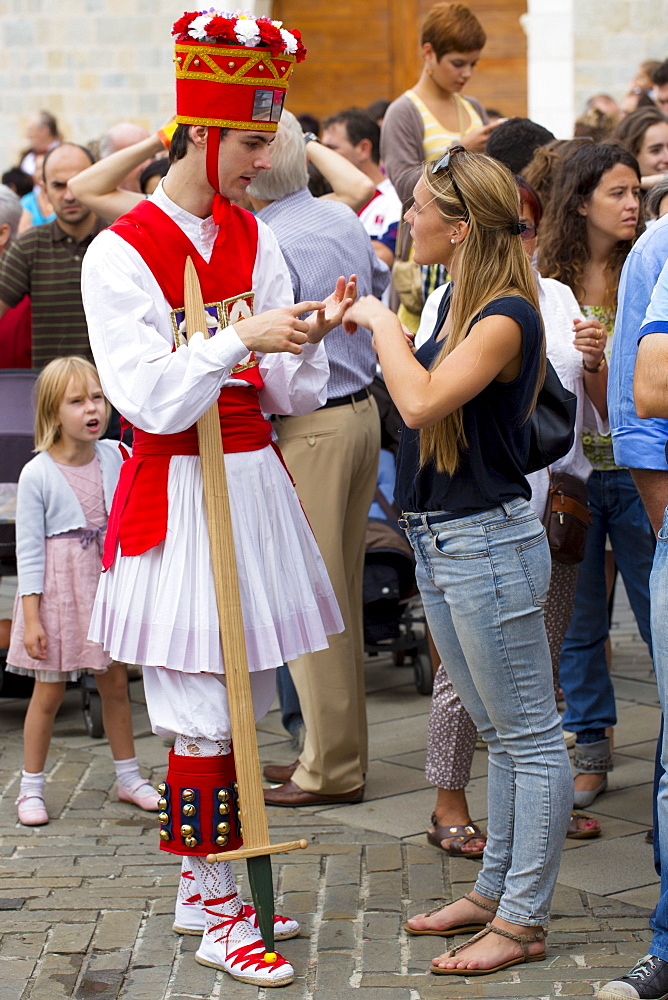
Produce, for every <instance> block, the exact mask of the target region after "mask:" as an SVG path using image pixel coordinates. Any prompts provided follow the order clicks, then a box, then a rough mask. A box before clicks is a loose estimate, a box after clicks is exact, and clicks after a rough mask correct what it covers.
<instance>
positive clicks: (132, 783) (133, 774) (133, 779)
mask: <svg viewBox="0 0 668 1000" xmlns="http://www.w3.org/2000/svg"><path fill="white" fill-rule="evenodd" d="M114 767H115V768H116V779H117V780H118V784H119V785H122V786H123V788H125V789H127V791H128V792H132V793H135V792H137V791H139V789H140V788H141V787H142V785H146V786H147V792H148V790H149V789H152V785H151V783H150V782H149V781H147V780H146V779H145V778H142V776H141V774H140V772H139V764H138V763H137V758H136V757H128V759H127V760H115V761H114Z"/></svg>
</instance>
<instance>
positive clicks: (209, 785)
mask: <svg viewBox="0 0 668 1000" xmlns="http://www.w3.org/2000/svg"><path fill="white" fill-rule="evenodd" d="M158 791H159V792H160V795H161V798H160V800H159V802H158V806H159V808H160V812H159V814H158V819H159V821H160V849H161V850H163V851H169V852H170V853H171V854H185V855H191V856H195V857H206V855H207V854H220V853H222V852H223V851H235V850H237V849H238V848H239V847H241V846H242V845H243V840H242V838H241V822H240V818H239V798H238V791H237V777H236V770H235V766H234V754H233V753H228V754H225V755H224V756H221V757H186V756H181V755H180V754H175V753H174V751H173V750H170V753H169V766H168V769H167V778H166V779H165V781H164V783H163V784H160V785H158Z"/></svg>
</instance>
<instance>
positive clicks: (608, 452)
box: [580, 306, 619, 472]
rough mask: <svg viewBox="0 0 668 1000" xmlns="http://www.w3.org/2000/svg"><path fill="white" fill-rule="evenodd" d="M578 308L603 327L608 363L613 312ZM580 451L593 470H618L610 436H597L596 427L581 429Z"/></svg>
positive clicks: (603, 309) (612, 328) (613, 320)
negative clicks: (605, 335)
mask: <svg viewBox="0 0 668 1000" xmlns="http://www.w3.org/2000/svg"><path fill="white" fill-rule="evenodd" d="M580 308H581V310H582V315H583V316H585V318H586V319H597V320H598V321H599V322H600V323H602V324H603V326H604V327H605V332H606V334H607V342H606V345H605V357H606V360H607V361H608V363H610V352H611V350H612V334H613V332H614V329H615V310H614V309H606V308H605V306H580ZM582 450H583V451H584V453H585V455H586V456H587V458H588V459H589V461H590V462H591V464H592V468H594V469H598V470H599V471H603V472H608V471H610V470H611V469H617V468H619V466H617V465H615V459H614V455H613V453H612V436H611V435H610V434H599V433H598V431H597V430H596V427H591V428H590V427H586V426H585V427H583V429H582Z"/></svg>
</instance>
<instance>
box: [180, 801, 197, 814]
mask: <svg viewBox="0 0 668 1000" xmlns="http://www.w3.org/2000/svg"><path fill="white" fill-rule="evenodd" d="M182 812H183V815H184V816H194V815H195V813H196V812H197V809H196V808H195V806H193V805H191V804H190V803H189V804H188V805H187V806H184V807H183V810H182Z"/></svg>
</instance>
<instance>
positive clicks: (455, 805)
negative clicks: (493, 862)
mask: <svg viewBox="0 0 668 1000" xmlns="http://www.w3.org/2000/svg"><path fill="white" fill-rule="evenodd" d="M457 826H461V827H464V828H466V827H470V828H471V833H473V832H474V827H473V820H472V819H471V814H470V813H469V807H468V803H467V801H466V791H465V789H463V788H455V789H451V788H439V789H438V792H437V794H436V806H435V808H434V812H433V813H432V817H431V826H430V827H429V828H428V830H427V836H428V838H429V842H430V843H431V844H434V845H435V846H440V847H441V848H442V849H443V850H444V851H449V850H450V847H451V845H452V844H454V843H457V845H458V850H457V853H461V854H477V855H478V856H480V852H481V851H484V849H485V844H486V840H485V838H484V837H483V836H482V835H481V836H480V837H476V838H475V839H474V840H466V842H463V841H462V840H461V839H460V838H461V837H462V832H461V830H458V831H457V832H456V833H454V832H453V834H452V836H451V837H448V836H446V835H445V834H447V833H448V832H449V828H450V827H457ZM439 833H440V836H439ZM469 835H470V834H467V835H466V836H469Z"/></svg>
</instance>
